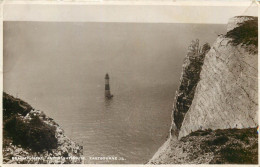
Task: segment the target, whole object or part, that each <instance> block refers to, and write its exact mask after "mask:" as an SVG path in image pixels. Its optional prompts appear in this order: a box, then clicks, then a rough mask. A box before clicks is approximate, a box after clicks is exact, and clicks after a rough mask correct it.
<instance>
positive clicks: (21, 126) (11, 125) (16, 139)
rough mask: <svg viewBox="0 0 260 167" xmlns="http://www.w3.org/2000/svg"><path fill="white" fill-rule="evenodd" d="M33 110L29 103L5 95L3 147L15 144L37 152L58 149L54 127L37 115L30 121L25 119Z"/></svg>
mask: <svg viewBox="0 0 260 167" xmlns="http://www.w3.org/2000/svg"><path fill="white" fill-rule="evenodd" d="M31 109H32V107H31V106H30V105H29V104H28V103H26V102H24V101H22V100H20V99H18V98H14V97H13V96H10V95H8V94H6V93H4V95H3V115H4V117H3V147H8V145H9V143H13V144H14V145H21V146H22V147H23V148H30V149H31V150H32V151H35V152H41V151H43V150H50V149H55V148H57V145H58V141H57V138H56V137H55V132H56V129H55V128H54V127H52V126H49V125H47V124H46V123H45V122H43V121H42V120H41V119H40V118H39V116H37V115H35V116H31V118H32V119H31V120H30V121H25V120H24V119H23V118H24V116H25V115H26V114H27V113H29V112H30V111H31Z"/></svg>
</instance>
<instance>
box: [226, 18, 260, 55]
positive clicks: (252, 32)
mask: <svg viewBox="0 0 260 167" xmlns="http://www.w3.org/2000/svg"><path fill="white" fill-rule="evenodd" d="M226 37H228V38H232V43H233V44H234V45H235V46H237V45H239V44H242V45H244V46H250V45H252V46H254V47H255V48H257V47H258V18H257V17H251V19H250V20H248V21H245V22H243V23H240V24H239V26H238V27H236V28H234V29H233V30H231V31H229V32H227V34H226ZM249 51H250V52H254V53H256V52H257V51H256V50H249Z"/></svg>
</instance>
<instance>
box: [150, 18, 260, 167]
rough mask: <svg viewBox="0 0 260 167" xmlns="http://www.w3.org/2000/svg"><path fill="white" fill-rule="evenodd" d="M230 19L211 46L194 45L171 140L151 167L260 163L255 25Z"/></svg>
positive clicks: (176, 105) (178, 95) (253, 21)
mask: <svg viewBox="0 0 260 167" xmlns="http://www.w3.org/2000/svg"><path fill="white" fill-rule="evenodd" d="M257 19H258V18H257V17H251V16H238V17H234V18H231V19H230V20H229V23H228V25H227V34H225V35H219V36H218V38H217V39H216V41H215V43H214V44H213V46H209V45H208V44H204V45H203V46H202V47H200V46H199V45H200V44H199V40H196V41H192V43H191V45H190V47H189V49H188V53H187V56H186V58H185V61H184V65H183V71H182V76H181V79H180V87H179V89H178V90H177V92H176V96H175V100H174V107H173V115H172V126H171V129H170V132H169V133H170V135H169V136H170V137H169V138H168V140H167V141H166V142H165V143H164V144H163V146H161V148H159V150H158V151H157V152H156V153H155V155H154V156H153V158H152V159H151V160H150V161H149V164H258V134H257V126H258V118H257V113H258V82H257V79H258V63H257V62H258V21H257Z"/></svg>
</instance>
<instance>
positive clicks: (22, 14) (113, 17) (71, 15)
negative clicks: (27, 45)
mask: <svg viewBox="0 0 260 167" xmlns="http://www.w3.org/2000/svg"><path fill="white" fill-rule="evenodd" d="M18 2H19V3H16V4H15V3H14V2H12V1H11V2H10V1H8V2H6V4H5V5H4V20H6V21H54V22H55V21H74V22H150V23H211V24H226V23H227V22H228V19H229V18H231V17H233V16H237V15H254V16H255V15H257V6H256V4H254V5H252V4H251V3H245V2H240V3H234V2H233V3H231V2H229V3H228V2H226V3H224V2H218V3H214V5H213V3H210V2H196V3H192V2H186V3H185V2H181V1H177V2H166V3H161V2H159V1H156V2H154V3H150V5H144V4H145V3H144V2H138V1H134V2H132V3H129V2H128V3H126V2H124V1H123V2H122V1H118V2H117V3H119V4H117V5H115V4H114V2H113V1H112V2H111V1H102V2H88V3H82V2H81V3H78V4H75V3H74V4H73V3H69V2H64V3H63V4H61V3H60V2H56V3H55V2H50V1H48V2H45V3H43V2H42V1H40V2H38V1H36V2H33V3H32V2H31V3H30V4H28V2H26V3H25V2H21V1H18ZM14 4H15V5H14ZM165 4H168V5H165ZM251 5H252V6H251Z"/></svg>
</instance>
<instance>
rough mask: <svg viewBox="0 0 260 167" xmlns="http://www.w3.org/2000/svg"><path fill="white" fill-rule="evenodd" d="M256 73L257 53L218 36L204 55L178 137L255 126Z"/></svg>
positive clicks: (229, 39) (256, 103)
mask: <svg viewBox="0 0 260 167" xmlns="http://www.w3.org/2000/svg"><path fill="white" fill-rule="evenodd" d="M241 19H242V18H240V19H239V21H240V22H241ZM245 20H247V18H246V19H245ZM232 23H233V24H235V25H237V24H238V23H234V22H232ZM229 27H230V26H229ZM257 73H258V71H257V54H252V53H250V52H248V51H247V50H246V46H242V45H241V44H240V45H237V46H234V45H233V43H232V39H231V38H227V37H225V36H219V37H218V39H217V40H216V42H215V43H214V45H213V46H212V47H211V49H210V51H209V52H208V53H207V55H206V57H205V60H204V64H203V66H202V70H201V73H200V81H199V83H198V85H197V88H196V91H195V95H194V98H193V100H192V105H191V106H190V108H189V111H188V112H187V114H186V115H185V118H184V120H183V122H182V126H181V129H180V132H179V138H181V137H183V136H186V135H188V134H189V133H191V132H192V131H196V130H199V129H208V128H210V129H227V128H249V127H256V126H257V105H258V102H257V100H258V98H257V87H258V85H257Z"/></svg>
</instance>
